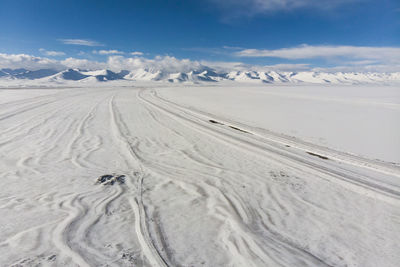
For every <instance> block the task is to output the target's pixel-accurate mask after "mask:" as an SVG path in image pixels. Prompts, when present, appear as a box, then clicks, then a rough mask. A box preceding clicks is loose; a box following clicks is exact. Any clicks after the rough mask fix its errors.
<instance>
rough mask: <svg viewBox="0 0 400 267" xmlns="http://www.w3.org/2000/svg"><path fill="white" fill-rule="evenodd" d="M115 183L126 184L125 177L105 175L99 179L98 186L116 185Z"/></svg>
mask: <svg viewBox="0 0 400 267" xmlns="http://www.w3.org/2000/svg"><path fill="white" fill-rule="evenodd" d="M115 183H119V184H124V183H125V175H116V174H104V175H102V176H100V177H99V178H97V181H96V184H102V185H114V184H115Z"/></svg>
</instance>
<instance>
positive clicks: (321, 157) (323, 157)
mask: <svg viewBox="0 0 400 267" xmlns="http://www.w3.org/2000/svg"><path fill="white" fill-rule="evenodd" d="M307 154H309V155H311V156H314V157H318V158H320V159H325V160H327V159H329V158H328V157H325V156H322V155H318V154H315V153H312V152H308V151H307Z"/></svg>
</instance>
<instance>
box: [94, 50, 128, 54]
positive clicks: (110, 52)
mask: <svg viewBox="0 0 400 267" xmlns="http://www.w3.org/2000/svg"><path fill="white" fill-rule="evenodd" d="M92 52H93V54H99V55H122V54H124V52H122V51H118V50H99V51H97V50H93V51H92Z"/></svg>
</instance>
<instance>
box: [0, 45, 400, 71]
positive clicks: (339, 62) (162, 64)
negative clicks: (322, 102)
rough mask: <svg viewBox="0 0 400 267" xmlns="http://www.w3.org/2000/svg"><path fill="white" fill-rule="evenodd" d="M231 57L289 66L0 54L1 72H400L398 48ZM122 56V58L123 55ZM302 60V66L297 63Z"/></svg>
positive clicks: (109, 53) (302, 49)
mask: <svg viewBox="0 0 400 267" xmlns="http://www.w3.org/2000/svg"><path fill="white" fill-rule="evenodd" d="M40 51H41V53H42V54H44V55H48V56H56V55H57V56H59V55H61V54H58V53H59V52H57V51H47V50H45V49H42V50H40ZM230 51H231V52H230V53H231V55H233V56H236V59H237V58H238V57H239V58H240V57H243V58H248V57H260V58H263V57H273V58H282V59H284V60H287V61H289V62H285V63H284V64H282V63H281V64H275V65H254V64H246V63H242V62H240V61H236V62H224V61H219V62H218V61H217V62H216V61H196V60H190V59H178V58H176V57H173V56H156V57H154V58H147V57H144V56H142V53H141V52H133V53H124V52H121V51H118V50H100V51H96V53H98V54H103V55H105V56H106V59H105V61H96V60H90V59H79V58H73V57H68V58H65V59H62V60H56V59H53V58H48V57H37V56H32V55H27V54H1V53H0V69H1V68H11V69H17V68H24V69H28V70H38V69H55V70H65V69H68V68H77V69H83V70H99V69H110V70H112V71H121V70H129V71H134V70H138V69H151V70H161V71H164V72H169V73H176V72H189V71H192V70H204V69H207V68H211V69H214V70H216V71H221V72H229V71H243V70H245V71H273V70H274V71H294V72H298V71H324V72H339V71H342V72H400V48H397V47H355V46H308V45H303V46H299V47H293V48H282V49H276V50H267V49H264V50H262V49H242V50H238V49H234V50H230ZM121 53H123V54H121ZM316 58H323V59H326V61H327V63H334V64H326V65H327V66H331V67H317V66H315V65H313V64H311V63H312V62H313V61H315V59H316ZM298 60H301V62H298Z"/></svg>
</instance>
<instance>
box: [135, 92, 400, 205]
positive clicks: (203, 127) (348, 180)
mask: <svg viewBox="0 0 400 267" xmlns="http://www.w3.org/2000/svg"><path fill="white" fill-rule="evenodd" d="M144 92H146V90H141V91H140V92H139V93H138V97H139V99H141V100H142V101H143V102H144V103H147V104H148V105H151V106H153V107H155V108H157V109H158V110H161V111H162V112H164V113H165V114H167V115H169V116H171V117H173V118H176V119H178V120H180V121H182V122H184V123H185V125H186V126H188V127H190V128H192V129H195V130H197V131H200V132H202V133H203V134H207V135H209V136H210V137H213V138H215V139H216V140H218V141H220V142H224V143H226V144H228V145H231V146H233V147H236V148H239V147H240V148H241V149H243V150H245V151H247V152H252V153H255V154H257V155H266V154H267V155H268V159H269V160H274V161H277V162H279V163H283V164H285V165H289V166H291V167H292V168H293V167H295V168H297V169H298V170H304V168H305V167H307V168H309V169H310V171H311V172H314V173H316V174H319V176H320V177H324V178H325V179H328V180H332V181H334V182H337V183H340V184H343V186H344V187H347V188H350V189H351V190H354V191H360V190H363V191H366V192H367V194H368V193H374V197H377V198H379V199H382V200H385V201H389V202H391V203H392V202H393V200H394V199H396V200H398V199H400V189H397V188H396V187H395V186H391V185H384V184H380V183H379V184H378V183H377V182H376V181H371V178H367V177H366V176H364V175H360V174H358V173H354V172H349V171H348V170H346V169H341V170H338V169H333V168H332V167H328V166H326V165H323V164H321V162H316V161H315V160H310V159H308V158H305V157H300V156H299V155H298V154H293V153H290V152H288V151H284V150H282V148H281V147H274V146H271V145H270V144H266V143H263V142H260V141H259V140H257V139H254V138H248V136H247V135H246V139H244V137H243V136H241V135H237V134H235V133H232V132H229V131H226V129H222V128H218V127H211V126H210V125H208V124H207V123H206V122H205V121H204V120H203V119H201V118H197V117H195V116H193V115H192V114H189V113H188V112H189V111H187V112H184V113H183V112H182V111H180V110H178V111H176V109H175V108H174V107H171V105H169V104H168V105H167V107H166V106H165V104H164V103H162V102H161V103H160V101H159V102H158V104H156V103H154V102H152V101H150V100H148V99H147V98H146V97H144V96H143V94H144ZM260 152H261V153H260ZM321 175H322V176H321ZM393 203H397V205H399V204H400V203H399V202H398V201H394V202H393Z"/></svg>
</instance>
